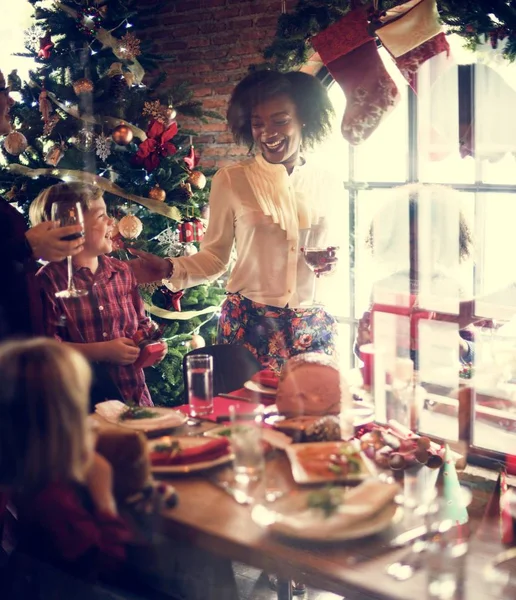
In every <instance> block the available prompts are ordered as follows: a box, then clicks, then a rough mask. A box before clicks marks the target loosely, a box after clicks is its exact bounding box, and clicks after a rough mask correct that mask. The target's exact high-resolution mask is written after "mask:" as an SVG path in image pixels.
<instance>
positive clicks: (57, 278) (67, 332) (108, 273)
mask: <svg viewBox="0 0 516 600" xmlns="http://www.w3.org/2000/svg"><path fill="white" fill-rule="evenodd" d="M54 202H67V203H75V202H79V203H80V204H81V207H82V210H83V213H84V236H85V239H84V248H83V250H82V252H80V253H79V254H77V255H76V256H75V257H74V258H73V277H74V282H75V284H76V286H77V288H79V289H85V290H87V291H88V294H87V295H85V296H81V297H78V298H67V299H64V298H57V297H56V295H55V294H56V292H58V291H60V290H64V289H66V287H67V264H66V261H64V262H61V263H49V264H47V265H45V266H44V267H43V268H42V269H40V271H39V272H38V278H39V281H40V283H41V287H42V290H43V306H44V323H45V332H46V334H47V335H49V336H52V337H55V338H57V339H59V340H61V341H63V342H67V343H69V344H70V345H71V346H73V347H75V348H76V349H77V350H79V351H80V352H82V353H83V354H84V355H85V356H86V357H87V358H88V359H89V360H90V361H91V362H92V363H104V364H105V365H106V367H107V372H108V374H109V376H110V378H111V380H112V382H113V383H114V384H115V386H116V387H117V388H118V392H119V397H120V399H121V400H124V401H125V402H127V403H131V404H135V405H139V406H152V400H151V397H150V394H149V390H148V388H147V385H146V384H145V375H144V372H143V369H141V368H135V367H134V362H135V361H136V359H137V358H138V355H139V353H140V349H139V348H138V346H137V345H136V343H135V342H134V341H133V337H134V335H135V333H136V332H137V331H138V330H141V331H143V332H144V333H147V332H150V330H151V327H152V322H151V320H150V319H149V318H148V317H146V316H145V313H144V308H143V301H142V299H141V297H140V294H139V292H138V287H137V283H136V279H135V277H134V275H133V272H132V270H131V268H130V267H129V265H128V264H127V263H126V262H124V261H121V260H118V259H116V258H111V257H109V256H106V254H108V253H110V252H111V251H112V250H113V247H112V242H111V232H112V229H113V219H111V218H110V217H109V216H108V215H107V213H106V204H105V202H104V199H103V197H102V190H100V189H99V188H98V187H97V186H94V185H87V184H83V183H59V184H56V185H53V186H51V187H50V188H47V189H46V190H44V191H43V192H41V193H40V194H39V196H38V197H37V198H36V199H35V200H34V202H33V203H32V204H31V207H30V212H29V216H30V220H31V222H32V224H33V225H36V224H37V223H40V222H42V221H49V220H50V218H51V206H52V204H53V203H54ZM165 354H166V349H165V350H164V351H163V356H161V359H163V358H164V356H165ZM101 399H104V398H101Z"/></svg>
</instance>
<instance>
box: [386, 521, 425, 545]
mask: <svg viewBox="0 0 516 600" xmlns="http://www.w3.org/2000/svg"><path fill="white" fill-rule="evenodd" d="M427 533H428V528H427V527H426V525H420V526H419V527H414V528H413V529H409V530H408V531H404V532H403V533H400V534H399V535H397V536H396V537H395V538H393V539H392V540H391V541H390V542H389V547H390V548H402V547H403V546H406V545H407V544H410V542H414V541H416V540H418V539H419V538H422V537H423V536H425V535H426V534H427Z"/></svg>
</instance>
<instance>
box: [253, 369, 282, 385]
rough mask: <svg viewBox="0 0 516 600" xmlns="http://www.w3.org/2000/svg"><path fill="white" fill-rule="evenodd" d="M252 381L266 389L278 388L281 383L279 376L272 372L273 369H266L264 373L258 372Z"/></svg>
mask: <svg viewBox="0 0 516 600" xmlns="http://www.w3.org/2000/svg"><path fill="white" fill-rule="evenodd" d="M251 381H254V382H255V383H260V384H261V385H264V386H265V387H271V388H275V389H276V388H277V387H278V382H279V376H278V375H277V374H276V373H275V372H274V371H272V370H271V369H264V370H263V371H258V373H255V374H254V375H253V376H252V377H251Z"/></svg>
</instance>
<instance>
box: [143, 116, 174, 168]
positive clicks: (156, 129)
mask: <svg viewBox="0 0 516 600" xmlns="http://www.w3.org/2000/svg"><path fill="white" fill-rule="evenodd" d="M176 134H177V123H176V122H175V121H174V122H173V123H171V124H170V125H169V126H168V127H165V125H164V124H163V123H160V122H159V121H156V120H155V119H153V120H152V121H151V123H150V126H149V129H148V130H147V139H146V140H145V141H144V142H142V143H141V144H140V145H139V147H138V152H137V153H136V154H135V156H134V158H133V162H134V164H135V165H138V166H143V168H144V169H145V170H146V171H148V172H149V173H150V172H151V171H154V169H156V168H157V167H158V166H159V163H160V160H161V158H162V157H166V156H172V155H173V154H175V153H176V152H177V148H176V147H175V145H174V144H173V143H172V142H171V141H170V140H171V139H172V138H173V137H174V136H175V135H176Z"/></svg>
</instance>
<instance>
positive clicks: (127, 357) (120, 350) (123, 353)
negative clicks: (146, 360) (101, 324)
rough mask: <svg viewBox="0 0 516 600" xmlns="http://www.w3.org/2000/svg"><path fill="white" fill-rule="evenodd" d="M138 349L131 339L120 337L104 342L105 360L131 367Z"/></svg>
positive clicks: (138, 352)
mask: <svg viewBox="0 0 516 600" xmlns="http://www.w3.org/2000/svg"><path fill="white" fill-rule="evenodd" d="M139 354H140V349H139V348H138V346H137V345H136V344H135V343H134V341H133V340H132V339H131V338H126V337H121V338H116V339H115V340H110V341H109V342H106V360H107V361H108V362H112V363H115V364H117V365H132V364H133V363H134V362H135V361H136V359H137V358H138V355H139Z"/></svg>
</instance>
